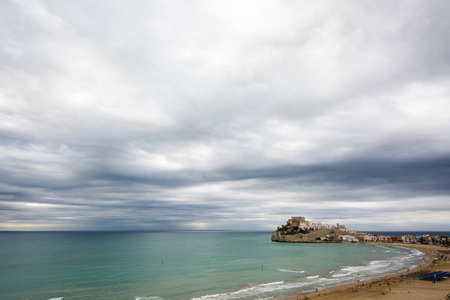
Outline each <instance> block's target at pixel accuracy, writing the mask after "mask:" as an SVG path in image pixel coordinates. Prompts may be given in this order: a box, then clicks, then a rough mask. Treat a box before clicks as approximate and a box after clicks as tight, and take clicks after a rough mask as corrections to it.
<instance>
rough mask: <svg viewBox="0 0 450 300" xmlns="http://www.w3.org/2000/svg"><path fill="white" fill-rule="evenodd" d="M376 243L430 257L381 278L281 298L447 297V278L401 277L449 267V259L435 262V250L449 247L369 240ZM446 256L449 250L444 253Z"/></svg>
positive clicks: (287, 299)
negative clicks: (427, 253)
mask: <svg viewBox="0 0 450 300" xmlns="http://www.w3.org/2000/svg"><path fill="white" fill-rule="evenodd" d="M370 244H379V245H383V246H398V247H406V248H414V249H418V250H421V251H426V252H429V253H430V256H429V257H430V259H429V260H428V261H427V262H426V263H424V264H423V265H422V266H420V267H419V268H416V269H413V270H410V271H409V272H403V273H398V274H393V275H389V276H385V277H382V278H373V279H372V280H367V281H365V282H359V283H358V282H355V283H354V284H346V285H340V286H336V287H330V288H326V289H322V290H318V291H316V292H310V293H306V294H304V293H303V294H298V295H293V296H289V297H283V298H280V299H283V300H297V299H299V300H303V299H305V296H306V298H307V299H316V298H320V299H342V300H344V299H386V300H391V299H392V300H394V299H400V300H402V299H424V300H426V299H430V300H431V299H433V300H439V299H442V300H444V299H446V298H445V297H446V296H447V295H448V294H450V279H446V280H441V281H439V282H437V283H432V282H430V281H425V280H418V279H403V280H401V278H402V275H404V276H405V278H407V277H408V275H409V276H414V274H418V273H420V272H426V271H449V272H450V261H443V262H437V263H435V262H434V261H435V258H437V257H438V256H439V255H442V254H440V253H439V252H438V251H448V250H449V249H448V248H445V247H441V246H435V245H421V244H403V243H389V244H386V243H370ZM446 256H449V254H446Z"/></svg>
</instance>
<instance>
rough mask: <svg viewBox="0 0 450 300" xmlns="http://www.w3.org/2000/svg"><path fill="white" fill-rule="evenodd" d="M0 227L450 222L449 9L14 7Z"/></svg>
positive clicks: (3, 6) (6, 43)
mask: <svg viewBox="0 0 450 300" xmlns="http://www.w3.org/2000/svg"><path fill="white" fill-rule="evenodd" d="M0 36H1V40H0V63H1V68H0V230H135V229H138V230H140V229H142V230H152V229H155V230H161V229H177V230H178V229H248V230H272V229H275V228H276V226H278V225H280V224H283V223H284V222H285V221H286V220H287V218H289V217H291V216H306V217H307V219H310V220H313V221H321V222H327V223H335V222H339V223H343V224H346V225H347V226H348V227H349V228H353V229H360V230H383V229H384V230H389V229H393V230H447V231H448V230H450V222H449V220H450V151H449V149H450V134H449V131H450V60H449V59H448V58H449V57H450V50H449V49H450V4H449V3H448V2H447V1H395V2H392V1H376V2H374V1H346V2H345V3H337V2H336V3H334V2H326V1H301V2H295V1H244V2H243V1H214V0H213V1H211V0H208V1H132V2H125V1H109V0H108V1H95V2H92V1H64V2H61V1H46V0H44V1H26V0H17V1H3V2H2V3H0Z"/></svg>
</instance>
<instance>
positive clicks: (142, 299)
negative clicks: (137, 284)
mask: <svg viewBox="0 0 450 300" xmlns="http://www.w3.org/2000/svg"><path fill="white" fill-rule="evenodd" d="M156 299H162V298H159V297H157V296H155V297H134V300H156Z"/></svg>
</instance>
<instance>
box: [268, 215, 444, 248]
mask: <svg viewBox="0 0 450 300" xmlns="http://www.w3.org/2000/svg"><path fill="white" fill-rule="evenodd" d="M449 236H450V234H448V232H445V231H442V232H439V231H436V232H431V233H427V232H425V231H424V232H421V231H412V232H408V231H391V232H389V231H379V232H376V231H373V232H366V233H364V232H360V231H357V230H350V229H348V228H347V227H346V226H345V225H342V224H339V223H337V224H336V225H329V224H322V223H320V222H319V223H316V222H310V221H307V220H306V218H305V217H292V218H290V219H289V220H288V221H287V222H286V225H282V226H281V227H278V228H277V230H276V231H274V232H273V233H272V237H271V240H272V242H280V243H362V242H382V243H397V242H399V243H403V244H428V245H440V246H446V247H448V246H449V245H450V238H449Z"/></svg>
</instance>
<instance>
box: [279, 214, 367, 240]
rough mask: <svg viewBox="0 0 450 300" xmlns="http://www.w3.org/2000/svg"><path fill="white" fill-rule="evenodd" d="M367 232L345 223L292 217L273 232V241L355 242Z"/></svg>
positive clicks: (361, 238) (363, 237) (363, 238)
mask: <svg viewBox="0 0 450 300" xmlns="http://www.w3.org/2000/svg"><path fill="white" fill-rule="evenodd" d="M365 235H366V234H365V233H362V232H359V231H356V230H349V229H347V228H346V227H345V225H339V223H337V224H336V225H328V224H322V223H320V222H319V223H315V222H309V221H307V220H306V219H305V217H292V218H290V219H289V220H288V221H287V223H286V225H283V226H281V227H278V228H277V230H276V231H274V232H273V234H272V242H285V243H324V242H329V243H341V242H350V243H355V242H359V241H364V240H365Z"/></svg>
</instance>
